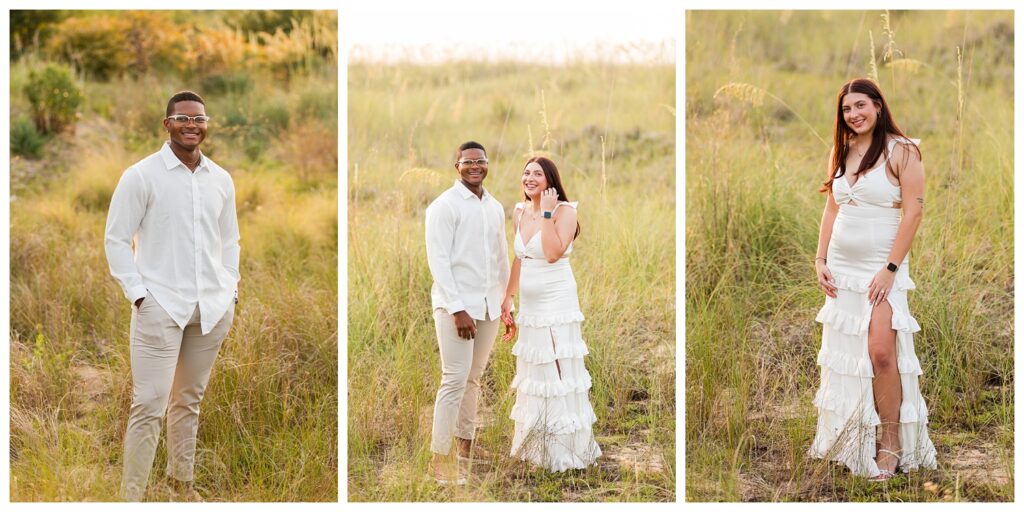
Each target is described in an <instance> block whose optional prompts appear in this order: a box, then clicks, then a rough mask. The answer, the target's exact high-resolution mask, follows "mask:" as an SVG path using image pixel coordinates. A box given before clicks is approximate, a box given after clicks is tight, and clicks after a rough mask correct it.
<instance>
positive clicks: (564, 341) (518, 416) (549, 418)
mask: <svg viewBox="0 0 1024 512" xmlns="http://www.w3.org/2000/svg"><path fill="white" fill-rule="evenodd" d="M562 206H569V207H572V208H575V207H576V203H575V202H572V203H565V202H563V203H559V204H558V206H556V210H557V208H559V207H562ZM523 211H524V205H523V204H522V203H520V204H517V205H516V212H515V214H516V215H517V216H519V217H520V218H521V216H522V212H523ZM540 237H541V234H540V232H539V231H538V232H537V233H535V234H534V235H533V236H532V237H531V238H530V240H528V241H525V242H524V241H523V239H522V236H521V235H520V233H519V230H518V229H516V236H515V243H514V247H515V253H516V257H518V258H519V259H520V260H521V261H522V266H521V270H520V274H519V313H518V316H517V317H516V324H517V325H518V326H519V338H518V340H517V341H516V343H515V345H513V346H512V354H514V355H515V356H516V376H515V378H514V379H513V380H512V388H514V389H515V390H516V402H515V405H514V406H513V407H512V412H511V414H510V417H511V418H512V419H513V420H515V434H514V435H513V437H512V456H513V457H515V458H518V459H521V460H525V461H529V462H531V463H533V464H536V465H537V466H540V467H543V468H545V469H547V470H549V471H564V470H566V469H579V468H584V467H587V466H589V465H590V464H593V463H594V461H595V459H597V457H599V456H600V455H601V448H600V447H599V446H598V445H597V442H596V441H595V440H594V433H593V425H594V422H595V421H597V417H596V416H595V415H594V409H593V407H591V405H590V399H589V397H588V392H589V390H590V373H588V372H587V369H586V367H585V366H584V365H583V356H585V355H587V353H588V350H587V345H586V343H584V341H583V332H582V330H581V328H580V322H582V321H583V313H582V312H580V305H579V298H578V296H577V292H576V278H575V277H573V273H572V268H571V267H570V266H569V253H571V252H572V244H571V243H570V244H569V247H568V249H566V251H565V254H564V255H563V256H562V258H561V259H559V260H558V261H556V262H555V263H548V262H547V259H545V258H544V251H543V249H542V248H541V241H540ZM556 362H557V364H556Z"/></svg>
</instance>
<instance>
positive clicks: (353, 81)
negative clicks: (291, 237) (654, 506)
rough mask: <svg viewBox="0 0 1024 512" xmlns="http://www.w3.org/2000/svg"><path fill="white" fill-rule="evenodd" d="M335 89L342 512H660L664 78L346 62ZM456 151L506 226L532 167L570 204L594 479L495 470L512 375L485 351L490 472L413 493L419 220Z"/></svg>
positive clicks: (665, 382) (419, 346)
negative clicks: (338, 93)
mask: <svg viewBox="0 0 1024 512" xmlns="http://www.w3.org/2000/svg"><path fill="white" fill-rule="evenodd" d="M348 76H349V102H348V104H349V130H348V133H349V153H348V154H349V166H350V167H349V171H348V172H349V191H348V205H349V239H348V251H349V253H348V254H349V258H348V262H349V263H348V265H349V268H348V276H349V281H348V282H349V300H348V308H349V313H348V314H349V330H348V334H349V339H348V357H349V366H348V368H349V373H348V418H349V419H348V421H349V425H348V429H349V431H348V432H349V433H348V442H349V447H348V454H349V460H348V461H347V462H348V475H349V476H348V478H349V482H348V492H349V498H350V499H351V500H353V501H671V500H673V499H674V497H675V488H674V480H675V467H674V457H675V447H674V444H675V442H674V441H675V435H674V430H675V417H674V407H675V406H674V404H675V398H674V397H675V386H674V374H675V373H674V365H673V360H674V359H673V358H674V356H673V354H674V350H675V332H674V317H675V312H674V310H673V304H674V297H675V290H674V284H673V283H674V276H675V269H674V268H673V265H672V261H673V257H674V233H675V227H674V222H673V219H674V216H673V215H674V213H673V212H674V208H675V205H674V195H673V194H674V193H673V190H674V187H675V178H674V176H675V173H674V163H673V162H674V154H675V153H674V138H675V137H674V122H675V121H674V117H673V112H672V108H673V106H674V100H673V98H674V84H675V79H674V72H673V69H672V67H671V66H665V65H614V64H596V63H589V64H588V63H573V64H570V65H567V66H564V67H553V66H538V65H527V64H519V63H514V62H499V63H491V64H482V63H476V62H449V63H445V64H439V65H415V64H401V65H382V64H375V63H364V62H359V63H354V64H352V65H351V66H350V67H349V74H348ZM470 139H473V140H477V141H480V142H482V143H483V144H484V145H485V146H486V147H487V149H488V157H489V158H490V160H491V165H490V171H489V174H488V177H487V180H486V182H485V187H486V188H487V189H488V190H489V191H490V192H491V193H492V194H494V195H495V196H496V197H497V198H498V199H499V200H500V201H501V202H502V204H503V205H504V206H505V210H506V212H507V214H509V215H510V214H511V211H512V206H513V204H514V203H515V202H517V201H520V200H521V199H520V197H521V192H520V188H519V187H520V185H519V182H520V180H519V179H520V174H521V166H522V165H523V163H524V162H525V161H526V158H527V156H528V155H530V154H534V153H538V152H542V153H544V154H548V155H551V156H552V157H553V158H554V160H555V161H556V162H557V163H558V165H559V169H560V171H561V173H562V179H563V183H564V184H565V186H566V189H567V192H568V194H569V197H570V199H572V200H579V201H580V209H579V212H580V222H581V225H582V233H581V235H580V238H579V239H578V240H577V242H576V243H575V245H574V250H573V255H572V265H573V271H574V273H575V275H576V280H577V282H578V284H579V294H580V303H581V308H582V310H583V312H584V315H585V316H586V318H587V320H586V321H585V322H584V324H583V327H584V338H585V340H586V341H587V344H588V346H589V348H590V355H589V356H587V358H586V365H587V368H588V369H589V371H590V372H591V375H592V376H593V380H594V385H593V388H592V389H591V395H590V398H591V401H592V403H593V404H594V408H595V411H596V413H597V417H598V422H597V423H596V424H595V425H594V432H595V435H596V436H597V440H598V442H599V443H600V444H601V446H602V448H603V449H604V451H605V454H606V455H605V456H604V457H603V458H602V459H600V464H599V465H598V466H597V467H592V468H590V469H587V470H583V471H571V472H568V473H565V474H546V473H544V472H540V473H538V474H530V473H528V472H527V471H526V470H525V468H523V467H521V466H519V465H516V464H514V463H513V462H512V461H510V460H509V457H508V452H509V449H510V445H511V437H512V432H513V423H512V421H511V420H510V419H509V418H508V415H509V412H510V410H511V407H512V404H513V401H514V399H515V396H514V393H513V392H512V391H511V390H510V389H509V383H510V382H511V380H512V377H513V375H514V371H515V368H514V358H513V356H512V355H511V353H510V344H507V343H502V342H501V341H500V340H499V341H498V342H497V344H496V345H495V348H494V351H493V353H492V356H491V361H490V364H489V366H488V369H487V372H486V373H485V374H484V381H483V384H482V399H481V404H482V408H481V419H482V421H483V426H482V428H481V430H480V433H479V439H480V442H481V443H482V445H483V446H484V447H485V448H486V449H488V450H490V451H492V452H494V453H496V454H498V455H499V459H498V460H497V461H496V463H495V465H493V466H492V467H490V469H487V470H478V471H475V472H474V474H473V476H472V479H471V482H470V484H469V485H467V486H465V487H462V488H441V487H438V486H437V485H435V484H434V482H433V480H432V479H429V478H427V474H426V472H427V466H428V461H429V460H430V451H429V439H430V430H431V419H432V412H433V403H434V395H435V393H436V391H437V386H438V383H439V382H440V362H439V359H438V352H437V340H436V337H435V334H434V325H433V321H432V318H431V311H430V285H431V277H430V272H429V270H428V268H427V264H426V254H425V249H424V238H423V236H424V235H423V212H424V209H425V208H426V206H427V205H428V204H429V202H430V201H431V200H433V199H434V198H435V197H436V196H437V195H438V194H440V193H441V192H442V191H444V190H445V189H446V188H448V187H450V186H451V184H452V182H453V181H454V180H455V179H456V177H457V174H456V173H455V170H454V168H453V167H452V166H451V163H452V162H453V159H452V157H453V154H454V150H455V148H456V147H457V146H458V145H459V144H460V143H462V142H464V141H466V140H470ZM507 228H508V230H509V232H508V233H507V234H508V235H509V236H511V222H510V221H509V223H508V225H507ZM509 239H511V238H509Z"/></svg>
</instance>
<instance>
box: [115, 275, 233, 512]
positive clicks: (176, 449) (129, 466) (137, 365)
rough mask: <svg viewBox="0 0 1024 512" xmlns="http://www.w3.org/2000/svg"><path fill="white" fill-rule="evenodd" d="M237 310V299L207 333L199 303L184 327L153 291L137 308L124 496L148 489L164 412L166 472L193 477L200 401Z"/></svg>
mask: <svg viewBox="0 0 1024 512" xmlns="http://www.w3.org/2000/svg"><path fill="white" fill-rule="evenodd" d="M234 313H235V307H234V304H232V305H231V307H229V308H228V311H227V313H225V314H224V317H223V318H221V319H220V321H219V322H217V325H216V326H214V328H213V330H212V331H210V332H209V334H206V335H205V336H204V335H203V334H202V329H201V327H200V325H199V308H198V307H197V308H196V310H195V312H194V313H193V314H192V318H191V319H189V321H188V324H186V326H185V329H184V331H182V329H181V328H180V327H178V324H176V323H175V322H174V320H173V319H171V317H170V316H169V315H168V314H167V313H166V312H165V311H164V309H163V308H162V307H161V306H160V304H158V303H157V302H156V300H154V299H153V297H152V296H148V295H147V296H146V299H145V300H143V301H142V305H141V306H140V307H139V308H138V310H136V308H135V307H132V321H131V334H130V336H131V361H132V408H131V415H130V416H129V419H128V428H127V430H126V431H125V434H124V475H123V477H122V480H121V497H122V498H123V499H124V500H126V501H139V500H141V499H142V497H143V495H144V494H145V492H146V483H147V482H148V481H149V472H150V469H151V468H152V466H153V457H154V455H155V454H156V445H157V440H158V439H159V438H160V423H161V422H162V420H163V418H164V413H165V412H166V413H167V468H166V473H167V475H168V476H170V477H172V478H175V479H177V480H182V481H191V480H192V479H193V474H192V470H193V467H194V465H195V452H196V432H197V430H198V429H199V402H200V401H201V400H202V399H203V392H204V391H205V390H206V384H207V382H209V380H210V370H211V369H212V368H213V361H214V359H216V358H217V352H218V351H219V350H220V345H221V342H222V341H223V340H224V336H225V335H227V333H228V328H229V327H231V321H232V319H233V318H234Z"/></svg>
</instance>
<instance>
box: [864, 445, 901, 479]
mask: <svg viewBox="0 0 1024 512" xmlns="http://www.w3.org/2000/svg"><path fill="white" fill-rule="evenodd" d="M883 453H888V454H889V455H892V456H893V457H896V467H894V468H893V471H889V470H888V469H879V470H878V475H876V476H873V477H871V478H868V481H869V482H887V481H889V480H892V479H893V478H894V477H895V476H896V474H897V471H899V468H900V454H898V453H896V452H894V451H892V450H886V449H885V448H881V449H879V450H878V454H879V455H881V454H883ZM876 460H877V457H876Z"/></svg>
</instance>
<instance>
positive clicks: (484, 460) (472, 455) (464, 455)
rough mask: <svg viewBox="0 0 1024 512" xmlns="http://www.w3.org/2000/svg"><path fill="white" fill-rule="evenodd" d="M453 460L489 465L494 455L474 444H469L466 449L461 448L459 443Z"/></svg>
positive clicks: (461, 445)
mask: <svg viewBox="0 0 1024 512" xmlns="http://www.w3.org/2000/svg"><path fill="white" fill-rule="evenodd" d="M455 458H456V459H458V461H459V462H468V463H470V464H490V463H491V461H493V460H494V454H492V453H491V452H489V451H487V450H485V449H484V448H483V447H482V446H480V445H479V444H476V442H472V443H470V445H469V448H468V449H465V448H463V444H462V443H459V444H458V447H457V449H456V455H455Z"/></svg>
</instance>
